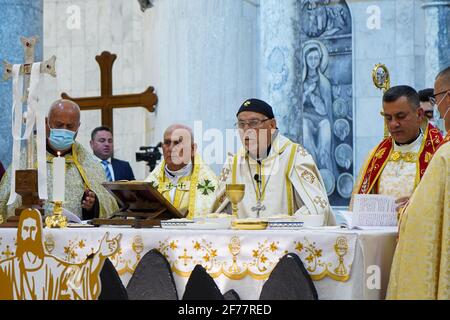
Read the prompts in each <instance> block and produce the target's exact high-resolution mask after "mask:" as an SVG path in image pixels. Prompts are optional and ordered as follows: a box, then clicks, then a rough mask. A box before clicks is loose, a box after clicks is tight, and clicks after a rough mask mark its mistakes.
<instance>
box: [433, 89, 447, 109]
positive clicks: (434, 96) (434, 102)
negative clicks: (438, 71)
mask: <svg viewBox="0 0 450 320" xmlns="http://www.w3.org/2000/svg"><path fill="white" fill-rule="evenodd" d="M448 91H449V90H444V91H441V92H438V93H436V94H433V95H432V96H431V97H430V99H429V100H430V104H431V106H432V107H434V106H435V105H439V104H440V103H441V102H442V100H444V99H445V97H446V96H447V93H448ZM443 93H445V96H443V97H442V99H441V100H440V101H439V103H437V101H436V97H437V96H438V95H440V94H443Z"/></svg>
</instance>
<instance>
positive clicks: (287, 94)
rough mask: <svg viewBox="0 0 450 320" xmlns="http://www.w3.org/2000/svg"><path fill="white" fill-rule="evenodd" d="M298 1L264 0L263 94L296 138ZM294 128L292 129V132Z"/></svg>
mask: <svg viewBox="0 0 450 320" xmlns="http://www.w3.org/2000/svg"><path fill="white" fill-rule="evenodd" d="M297 10H298V6H297V4H296V0H284V1H279V0H261V1H260V17H261V19H260V37H261V63H260V73H261V80H260V88H261V89H260V90H261V92H260V94H261V98H262V99H263V100H265V101H267V102H268V103H269V104H270V105H272V106H273V108H274V113H275V116H276V118H277V121H278V122H277V125H278V127H279V128H280V130H281V131H282V132H283V134H285V135H287V136H288V137H290V138H292V137H293V136H294V135H295V129H296V128H295V127H292V126H290V125H289V123H288V119H289V117H291V116H292V113H293V110H296V108H297V105H298V96H297V93H298V90H297V89H298V88H297V87H298V83H297V80H298V79H297V71H298V70H297V67H298V66H297V60H296V57H295V54H296V50H298V46H300V42H299V41H297V42H296V41H295V30H294V24H295V22H296V21H297V20H298V12H297ZM291 131H292V132H291Z"/></svg>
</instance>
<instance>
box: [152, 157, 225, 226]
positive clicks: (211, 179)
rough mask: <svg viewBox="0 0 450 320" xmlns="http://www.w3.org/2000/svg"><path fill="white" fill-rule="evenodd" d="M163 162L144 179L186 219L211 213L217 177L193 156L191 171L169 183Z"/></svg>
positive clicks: (198, 158) (199, 159)
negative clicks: (184, 215)
mask: <svg viewBox="0 0 450 320" xmlns="http://www.w3.org/2000/svg"><path fill="white" fill-rule="evenodd" d="M165 165H166V164H165V161H161V163H160V164H158V165H157V166H156V168H155V169H154V170H153V171H152V172H151V173H150V174H149V176H148V177H147V178H146V179H145V181H146V182H151V183H152V184H153V186H154V187H155V188H157V189H158V191H159V192H160V193H161V194H162V195H163V196H164V197H165V198H166V199H167V200H168V201H169V202H170V203H172V204H173V206H174V207H175V208H177V209H178V210H179V211H180V212H181V213H182V214H186V217H187V218H188V219H193V218H194V217H195V216H200V215H205V214H208V213H211V211H212V206H213V204H214V200H215V192H216V190H217V186H218V183H217V177H216V175H215V174H214V172H213V171H212V170H211V169H210V168H209V166H208V165H207V164H206V163H204V162H203V161H202V159H201V158H200V156H199V155H195V158H194V164H193V165H192V171H191V172H189V173H188V174H187V175H184V176H182V177H179V178H178V179H177V180H176V181H173V180H172V181H171V179H169V177H168V176H167V174H166V172H165V170H164V168H165Z"/></svg>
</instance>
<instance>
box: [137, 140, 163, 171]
mask: <svg viewBox="0 0 450 320" xmlns="http://www.w3.org/2000/svg"><path fill="white" fill-rule="evenodd" d="M161 146H162V144H161V142H160V143H158V144H157V145H156V146H155V147H140V148H139V150H143V151H144V152H136V161H137V162H139V161H146V162H147V165H148V166H149V167H150V172H151V171H153V169H155V167H156V163H157V162H158V161H159V160H161V156H162V154H161V152H160V151H159V148H161Z"/></svg>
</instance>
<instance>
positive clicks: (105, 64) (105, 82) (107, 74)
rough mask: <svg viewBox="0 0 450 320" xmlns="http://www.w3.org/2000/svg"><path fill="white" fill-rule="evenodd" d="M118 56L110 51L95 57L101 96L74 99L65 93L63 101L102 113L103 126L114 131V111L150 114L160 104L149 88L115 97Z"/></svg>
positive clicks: (152, 89)
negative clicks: (136, 110)
mask: <svg viewBox="0 0 450 320" xmlns="http://www.w3.org/2000/svg"><path fill="white" fill-rule="evenodd" d="M116 58H117V55H116V54H111V53H110V52H108V51H103V52H102V54H101V55H99V56H95V60H97V62H98V64H99V66H100V86H101V90H100V96H99V97H86V98H72V97H70V96H69V95H68V94H67V93H65V92H63V93H62V94H61V97H62V98H63V99H68V100H72V101H74V102H75V103H77V104H78V105H79V106H80V109H81V110H98V109H100V110H101V112H102V125H103V126H107V127H109V128H110V129H111V131H112V130H113V109H114V108H131V107H144V108H146V109H147V110H148V111H149V112H153V111H154V109H155V105H156V103H157V102H158V97H157V96H156V94H154V93H153V92H154V90H155V89H154V88H153V87H148V88H147V90H145V91H144V92H142V93H138V94H122V95H113V92H112V91H113V82H112V68H113V64H114V61H115V60H116Z"/></svg>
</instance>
